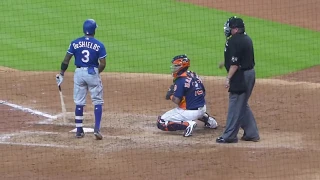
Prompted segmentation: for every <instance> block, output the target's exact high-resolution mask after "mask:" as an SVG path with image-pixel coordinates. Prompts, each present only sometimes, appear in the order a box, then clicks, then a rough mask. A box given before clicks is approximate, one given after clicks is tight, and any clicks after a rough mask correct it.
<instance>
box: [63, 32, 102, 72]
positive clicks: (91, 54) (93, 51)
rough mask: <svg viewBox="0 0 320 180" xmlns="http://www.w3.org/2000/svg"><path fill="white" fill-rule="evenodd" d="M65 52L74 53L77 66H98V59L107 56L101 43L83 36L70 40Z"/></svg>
mask: <svg viewBox="0 0 320 180" xmlns="http://www.w3.org/2000/svg"><path fill="white" fill-rule="evenodd" d="M67 52H68V53H69V54H72V55H74V58H75V61H74V64H75V65H76V66H77V67H98V66H99V59H101V58H105V57H106V56H107V52H106V48H105V47H104V45H103V43H101V42H100V41H98V40H97V39H95V38H93V37H85V36H84V37H80V38H78V39H76V40H74V41H72V42H71V44H70V46H69V49H68V51H67Z"/></svg>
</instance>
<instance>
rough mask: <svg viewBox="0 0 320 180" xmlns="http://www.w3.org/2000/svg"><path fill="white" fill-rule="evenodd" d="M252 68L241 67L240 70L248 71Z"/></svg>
mask: <svg viewBox="0 0 320 180" xmlns="http://www.w3.org/2000/svg"><path fill="white" fill-rule="evenodd" d="M251 69H253V66H250V67H247V68H241V70H242V71H249V70H251Z"/></svg>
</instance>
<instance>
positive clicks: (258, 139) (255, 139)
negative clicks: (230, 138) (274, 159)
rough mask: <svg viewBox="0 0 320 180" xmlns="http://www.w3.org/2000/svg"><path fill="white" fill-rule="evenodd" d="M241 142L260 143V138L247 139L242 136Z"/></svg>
mask: <svg viewBox="0 0 320 180" xmlns="http://www.w3.org/2000/svg"><path fill="white" fill-rule="evenodd" d="M241 140H242V141H252V142H259V141H260V137H257V138H248V137H245V136H242V137H241Z"/></svg>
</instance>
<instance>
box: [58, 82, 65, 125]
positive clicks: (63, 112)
mask: <svg viewBox="0 0 320 180" xmlns="http://www.w3.org/2000/svg"><path fill="white" fill-rule="evenodd" d="M59 94H60V101H61V108H62V117H63V122H64V123H66V113H67V109H66V105H65V103H64V100H63V94H62V90H61V86H59Z"/></svg>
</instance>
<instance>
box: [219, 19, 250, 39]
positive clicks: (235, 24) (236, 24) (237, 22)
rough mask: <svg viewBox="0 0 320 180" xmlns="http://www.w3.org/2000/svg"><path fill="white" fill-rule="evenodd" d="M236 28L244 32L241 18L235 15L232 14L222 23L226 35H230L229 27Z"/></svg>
mask: <svg viewBox="0 0 320 180" xmlns="http://www.w3.org/2000/svg"><path fill="white" fill-rule="evenodd" d="M234 28H238V29H240V31H241V32H245V26H244V22H243V20H242V19H241V18H238V17H237V16H233V17H231V18H229V19H228V20H227V22H226V23H225V24H224V28H223V29H224V34H225V35H226V37H229V36H231V29H234Z"/></svg>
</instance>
